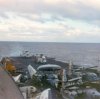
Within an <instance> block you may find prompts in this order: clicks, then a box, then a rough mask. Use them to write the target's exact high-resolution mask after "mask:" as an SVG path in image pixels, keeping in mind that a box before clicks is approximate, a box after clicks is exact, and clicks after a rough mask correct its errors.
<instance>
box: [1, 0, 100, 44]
mask: <svg viewBox="0 0 100 99" xmlns="http://www.w3.org/2000/svg"><path fill="white" fill-rule="evenodd" d="M99 12H100V2H99V0H95V1H94V0H84V1H83V0H0V40H21V41H23V40H24V41H60V42H65V41H66V42H67V41H70V42H74V41H77V42H78V41H81V42H88V41H89V42H92V39H91V38H93V37H94V41H99V37H100V34H99V32H100V29H99V28H100V23H99V21H100V14H99ZM96 38H97V39H96Z"/></svg>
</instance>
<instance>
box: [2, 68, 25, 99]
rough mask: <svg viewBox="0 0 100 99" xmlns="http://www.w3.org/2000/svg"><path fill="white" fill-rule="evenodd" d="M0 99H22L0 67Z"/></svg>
mask: <svg viewBox="0 0 100 99" xmlns="http://www.w3.org/2000/svg"><path fill="white" fill-rule="evenodd" d="M0 99H24V98H23V96H22V94H21V93H20V91H19V89H18V87H17V86H16V85H15V83H14V81H13V80H12V78H11V77H10V76H9V74H8V73H7V72H6V71H4V70H3V69H2V67H1V66H0Z"/></svg>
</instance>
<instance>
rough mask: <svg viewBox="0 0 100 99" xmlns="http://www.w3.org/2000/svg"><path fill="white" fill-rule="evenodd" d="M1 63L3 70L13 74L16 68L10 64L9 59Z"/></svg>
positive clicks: (4, 59)
mask: <svg viewBox="0 0 100 99" xmlns="http://www.w3.org/2000/svg"><path fill="white" fill-rule="evenodd" d="M1 63H2V64H3V65H4V69H5V70H7V71H9V72H13V71H15V70H16V67H15V66H14V65H13V63H12V60H11V59H9V58H3V59H2V61H1Z"/></svg>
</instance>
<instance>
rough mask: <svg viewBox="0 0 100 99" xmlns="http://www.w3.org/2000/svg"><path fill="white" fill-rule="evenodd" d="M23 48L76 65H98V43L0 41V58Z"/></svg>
mask: <svg viewBox="0 0 100 99" xmlns="http://www.w3.org/2000/svg"><path fill="white" fill-rule="evenodd" d="M25 50H28V51H30V52H31V53H33V54H41V53H42V54H44V55H46V56H48V57H53V58H55V59H56V60H59V61H63V62H69V61H70V60H71V61H72V62H73V64H76V65H84V66H94V65H96V66H99V65H100V64H99V61H100V44H99V43H47V42H0V58H2V57H9V56H19V55H20V54H21V53H22V51H25Z"/></svg>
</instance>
